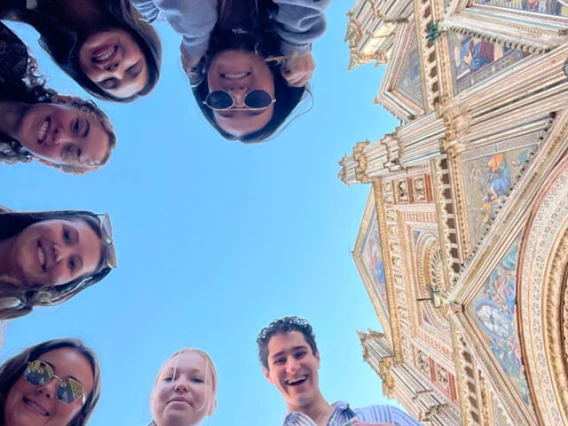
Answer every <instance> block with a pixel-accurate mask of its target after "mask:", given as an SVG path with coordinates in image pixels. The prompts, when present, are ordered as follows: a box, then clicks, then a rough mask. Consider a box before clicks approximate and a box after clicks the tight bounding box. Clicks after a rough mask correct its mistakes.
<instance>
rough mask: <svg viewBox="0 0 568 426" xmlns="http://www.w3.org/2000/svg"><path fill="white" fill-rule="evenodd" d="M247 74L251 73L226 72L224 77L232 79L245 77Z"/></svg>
mask: <svg viewBox="0 0 568 426" xmlns="http://www.w3.org/2000/svg"><path fill="white" fill-rule="evenodd" d="M247 75H249V73H248V72H241V73H239V74H225V75H224V77H225V78H230V79H238V78H244V77H246V76H247Z"/></svg>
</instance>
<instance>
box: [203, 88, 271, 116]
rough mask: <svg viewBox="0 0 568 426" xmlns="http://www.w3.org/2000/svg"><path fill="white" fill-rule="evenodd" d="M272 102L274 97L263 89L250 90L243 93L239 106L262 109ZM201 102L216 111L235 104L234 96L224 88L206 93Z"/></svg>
mask: <svg viewBox="0 0 568 426" xmlns="http://www.w3.org/2000/svg"><path fill="white" fill-rule="evenodd" d="M274 102H276V99H275V98H273V97H272V96H270V93H268V92H265V91H264V90H251V91H250V92H248V93H247V94H246V95H245V99H244V105H239V106H245V107H247V108H246V109H264V108H268V107H269V106H270V105H272V104H273V103H274ZM203 104H204V105H207V106H208V107H209V108H211V109H213V110H216V111H225V110H227V109H229V108H232V107H234V106H235V98H234V97H233V96H232V95H231V94H230V93H228V92H225V91H224V90H215V91H213V92H210V93H209V94H208V95H207V97H206V98H205V100H204V101H203Z"/></svg>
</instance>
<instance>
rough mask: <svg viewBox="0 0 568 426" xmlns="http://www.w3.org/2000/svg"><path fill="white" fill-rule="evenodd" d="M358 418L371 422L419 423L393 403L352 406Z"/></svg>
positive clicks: (412, 425)
mask: <svg viewBox="0 0 568 426" xmlns="http://www.w3.org/2000/svg"><path fill="white" fill-rule="evenodd" d="M353 412H354V413H355V415H356V416H357V418H358V419H360V420H363V421H367V422H371V423H373V422H374V423H393V424H395V425H400V426H420V425H421V423H420V422H419V421H418V420H416V419H415V418H414V417H412V416H410V415H409V414H408V413H406V412H404V411H403V410H401V409H400V408H397V407H395V406H393V405H386V404H376V405H369V406H367V407H361V408H353Z"/></svg>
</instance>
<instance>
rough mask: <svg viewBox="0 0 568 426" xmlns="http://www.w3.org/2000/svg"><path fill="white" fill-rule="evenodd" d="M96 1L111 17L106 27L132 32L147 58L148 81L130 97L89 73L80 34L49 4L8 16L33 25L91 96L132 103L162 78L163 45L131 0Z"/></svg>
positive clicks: (50, 51)
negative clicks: (116, 92)
mask: <svg viewBox="0 0 568 426" xmlns="http://www.w3.org/2000/svg"><path fill="white" fill-rule="evenodd" d="M92 1H93V2H95V3H97V4H100V7H101V9H102V10H103V11H104V12H106V15H108V17H109V22H108V25H107V26H106V27H105V29H108V28H111V27H118V28H121V29H123V30H125V31H127V32H128V33H130V34H131V35H132V36H133V37H134V39H135V40H136V42H137V43H138V45H139V46H140V49H141V50H142V52H143V54H144V57H145V59H146V64H147V66H148V83H147V84H146V86H145V87H144V88H143V89H142V90H141V91H140V92H138V93H137V94H135V95H133V96H130V97H129V98H118V97H115V96H113V95H111V94H109V93H107V92H106V91H105V90H104V89H102V88H101V87H99V86H98V85H97V84H96V83H94V82H93V81H91V80H90V79H89V78H88V77H87V76H86V75H85V73H84V72H83V70H82V69H81V65H80V63H79V52H78V51H79V49H80V47H81V45H80V44H79V40H78V36H77V34H76V33H75V32H74V31H73V30H71V29H70V28H68V27H62V22H61V20H60V19H58V18H57V16H55V14H54V13H49V12H50V10H49V7H47V6H46V7H42V6H41V5H40V6H39V7H38V8H37V9H41V10H33V11H28V10H15V11H12V13H11V14H10V15H9V16H8V19H15V20H21V21H23V22H26V23H28V24H30V25H32V26H33V27H34V28H35V29H36V30H37V31H38V32H39V33H40V34H41V38H40V40H39V43H40V45H41V46H42V47H43V48H44V49H45V51H46V52H47V53H48V54H49V55H50V56H51V58H52V59H53V61H54V62H55V63H56V64H57V65H59V67H60V68H61V69H62V70H63V71H65V73H66V74H68V75H69V76H70V77H71V78H72V79H73V80H75V81H76V82H77V83H78V84H79V85H80V86H81V87H82V88H83V89H84V90H86V91H87V92H88V93H90V94H91V95H93V96H95V97H97V98H99V99H104V100H106V101H115V102H132V101H134V100H136V99H138V98H139V97H141V96H145V95H147V94H149V93H150V92H151V91H152V90H153V89H154V87H155V86H156V84H157V82H158V79H159V78H160V66H161V62H162V46H161V43H160V38H159V36H158V34H157V33H156V31H155V30H154V28H152V26H151V25H150V24H148V23H147V22H145V21H144V20H143V18H142V16H141V15H140V13H139V12H138V11H137V10H136V8H135V7H133V6H132V5H131V4H130V0H92ZM40 3H41V2H40Z"/></svg>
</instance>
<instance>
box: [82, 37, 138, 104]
mask: <svg viewBox="0 0 568 426" xmlns="http://www.w3.org/2000/svg"><path fill="white" fill-rule="evenodd" d="M79 61H80V64H81V69H82V70H83V72H84V73H85V75H86V76H87V77H88V78H89V79H90V80H91V81H93V83H95V84H96V85H97V86H99V87H100V88H101V89H103V90H104V91H105V92H107V93H109V94H111V95H112V96H115V97H117V98H129V97H131V96H134V95H136V94H137V93H138V92H140V91H141V90H142V89H143V88H144V87H145V86H146V84H147V82H148V66H147V64H146V58H145V57H144V54H143V53H142V50H141V49H140V46H138V43H137V42H136V40H135V39H134V37H133V36H132V35H131V34H130V33H129V32H127V31H125V30H123V29H118V28H115V29H111V30H108V31H101V32H98V33H95V34H93V35H91V36H90V37H89V38H87V40H85V42H84V43H83V44H82V45H81V48H80V50H79Z"/></svg>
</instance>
